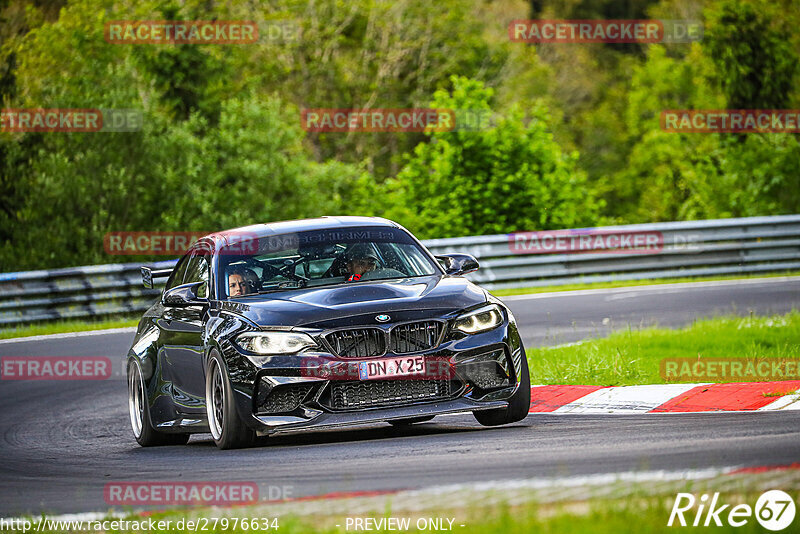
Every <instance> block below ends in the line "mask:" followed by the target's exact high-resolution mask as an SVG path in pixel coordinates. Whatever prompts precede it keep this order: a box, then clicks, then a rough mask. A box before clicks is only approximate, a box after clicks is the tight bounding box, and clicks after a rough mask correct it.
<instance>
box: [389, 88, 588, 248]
mask: <svg viewBox="0 0 800 534" xmlns="http://www.w3.org/2000/svg"><path fill="white" fill-rule="evenodd" d="M452 82H453V90H452V92H451V93H449V92H447V91H444V90H440V91H437V92H436V94H435V95H434V99H433V101H432V102H431V104H430V107H432V108H442V109H452V110H471V111H473V112H481V111H484V112H489V111H490V109H491V108H490V100H491V97H492V93H493V91H492V90H491V89H488V88H486V87H484V85H483V84H482V83H480V82H478V81H475V80H469V79H467V78H460V77H453V78H452ZM526 122H527V124H526ZM549 123H550V117H549V115H548V113H547V112H546V111H545V110H544V109H543V108H542V107H541V106H538V107H535V108H534V109H532V110H531V111H530V117H529V118H528V120H527V121H526V118H525V116H524V114H523V113H522V111H521V110H519V109H518V108H512V109H510V110H509V112H508V113H507V114H506V116H503V117H499V118H497V119H496V125H493V126H492V127H491V128H488V129H487V130H485V131H461V130H457V131H449V132H436V133H432V134H431V136H430V137H431V139H430V141H429V142H426V143H420V144H419V145H417V147H416V148H415V149H414V154H413V156H411V157H410V158H409V161H408V162H407V164H406V165H405V167H403V169H402V170H401V171H400V173H399V174H398V176H397V179H396V180H395V181H394V182H392V183H390V184H389V187H390V188H391V189H392V193H391V194H392V196H393V198H394V199H395V200H397V201H398V204H396V205H400V206H401V208H400V211H398V210H397V209H392V208H391V207H390V208H389V209H388V210H387V214H388V215H389V216H394V215H395V214H397V215H401V217H398V218H402V219H403V220H406V221H407V224H408V225H409V226H410V228H411V229H413V230H414V231H416V232H417V233H418V234H419V235H420V236H423V237H442V236H456V235H480V234H496V233H503V232H509V231H515V230H539V229H552V228H564V227H575V226H582V225H587V224H591V223H593V222H594V221H595V220H596V219H597V214H598V211H599V203H598V202H597V201H596V200H595V199H594V198H593V195H592V192H591V190H590V188H589V187H588V185H587V183H586V177H585V174H584V173H583V172H581V171H580V170H579V169H578V168H577V165H576V162H577V155H576V154H564V153H563V151H562V150H561V147H560V146H559V145H558V143H556V142H555V141H554V140H553V135H552V134H551V133H550V126H549ZM400 201H402V203H401V202H400ZM402 210H407V211H402ZM412 214H413V215H412Z"/></svg>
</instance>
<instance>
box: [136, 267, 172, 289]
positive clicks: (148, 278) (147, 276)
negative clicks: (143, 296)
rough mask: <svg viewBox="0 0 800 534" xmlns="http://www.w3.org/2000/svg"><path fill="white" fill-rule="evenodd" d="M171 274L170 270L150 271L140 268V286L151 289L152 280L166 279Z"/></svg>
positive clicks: (146, 268)
mask: <svg viewBox="0 0 800 534" xmlns="http://www.w3.org/2000/svg"><path fill="white" fill-rule="evenodd" d="M170 274H172V269H151V268H150V267H142V284H144V287H146V288H147V289H153V280H155V279H156V278H166V277H168V276H169V275H170Z"/></svg>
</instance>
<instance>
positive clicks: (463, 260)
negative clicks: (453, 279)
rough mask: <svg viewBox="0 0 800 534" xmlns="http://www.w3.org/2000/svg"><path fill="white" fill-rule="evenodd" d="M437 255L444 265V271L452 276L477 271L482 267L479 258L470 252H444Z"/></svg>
mask: <svg viewBox="0 0 800 534" xmlns="http://www.w3.org/2000/svg"><path fill="white" fill-rule="evenodd" d="M435 257H436V259H437V260H439V263H441V264H442V267H444V272H445V273H447V274H449V275H450V276H461V275H463V274H467V273H471V272H473V271H477V270H478V267H480V265H479V264H478V260H476V259H475V257H474V256H470V255H469V254H442V255H441V256H435Z"/></svg>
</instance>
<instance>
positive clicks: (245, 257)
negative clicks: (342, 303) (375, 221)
mask: <svg viewBox="0 0 800 534" xmlns="http://www.w3.org/2000/svg"><path fill="white" fill-rule="evenodd" d="M219 257H220V267H221V269H220V270H219V272H220V273H221V275H222V279H221V280H220V286H221V287H220V291H219V294H220V295H226V296H227V297H228V298H237V297H241V296H246V295H251V294H257V293H266V292H270V291H286V290H292V289H301V288H305V287H317V286H329V285H337V284H352V283H358V282H367V281H370V280H387V279H396V278H411V277H416V276H426V275H432V274H436V273H439V272H440V271H439V270H438V269H437V267H436V265H435V264H434V262H433V261H432V260H431V259H430V257H429V256H428V255H427V254H426V253H425V252H424V251H423V250H422V248H421V247H420V246H419V245H418V244H417V242H416V241H415V240H414V239H413V238H412V237H411V236H410V235H408V233H406V232H405V231H403V230H400V229H396V228H386V227H360V228H335V229H325V230H314V231H306V232H297V233H291V234H278V235H271V236H265V237H261V238H258V239H250V240H245V241H243V242H240V243H234V244H232V245H231V246H229V247H227V248H223V249H222V250H221V251H220V254H219Z"/></svg>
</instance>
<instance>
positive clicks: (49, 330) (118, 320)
mask: <svg viewBox="0 0 800 534" xmlns="http://www.w3.org/2000/svg"><path fill="white" fill-rule="evenodd" d="M137 324H139V318H138V316H137V317H136V318H133V317H124V316H123V317H115V318H108V319H100V320H98V321H80V320H71V321H55V322H52V323H39V324H26V325H20V326H15V327H11V328H8V329H4V330H0V339H10V338H15V337H30V336H41V335H46V334H62V333H64V332H85V331H87V330H106V329H109V328H122V327H126V326H136V325H137Z"/></svg>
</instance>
